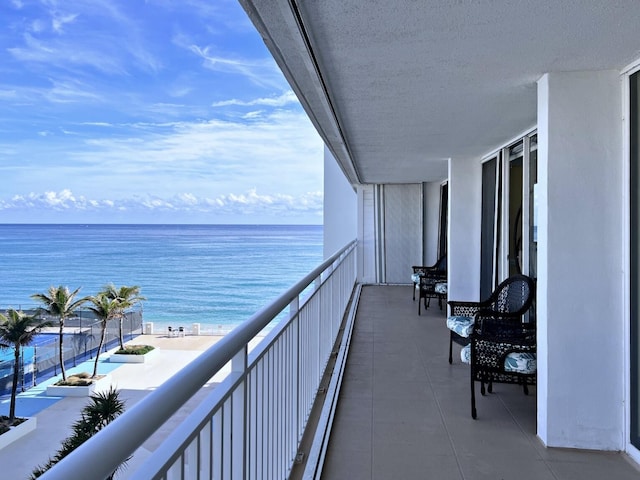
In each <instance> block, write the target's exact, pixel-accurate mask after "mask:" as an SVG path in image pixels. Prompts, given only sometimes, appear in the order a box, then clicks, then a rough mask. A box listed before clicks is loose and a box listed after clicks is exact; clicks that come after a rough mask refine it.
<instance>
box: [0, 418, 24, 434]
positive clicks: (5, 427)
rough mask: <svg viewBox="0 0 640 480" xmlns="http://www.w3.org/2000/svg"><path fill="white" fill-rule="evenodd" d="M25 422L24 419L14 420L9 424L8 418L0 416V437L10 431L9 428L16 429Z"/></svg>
mask: <svg viewBox="0 0 640 480" xmlns="http://www.w3.org/2000/svg"><path fill="white" fill-rule="evenodd" d="M26 421H27V419H26V418H15V419H14V420H13V422H11V419H10V418H9V417H7V416H5V415H0V435H2V434H3V433H7V432H8V431H9V430H11V428H10V427H17V426H18V425H20V424H21V423H22V422H26Z"/></svg>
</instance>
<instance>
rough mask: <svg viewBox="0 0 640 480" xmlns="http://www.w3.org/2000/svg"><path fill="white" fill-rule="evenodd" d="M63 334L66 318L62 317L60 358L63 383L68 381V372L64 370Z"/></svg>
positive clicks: (59, 346) (59, 345)
mask: <svg viewBox="0 0 640 480" xmlns="http://www.w3.org/2000/svg"><path fill="white" fill-rule="evenodd" d="M63 332H64V318H62V317H60V342H59V343H58V357H60V372H62V381H66V380H67V372H66V370H65V369H64V357H63V352H64V350H63V348H62V342H63V335H64V334H63Z"/></svg>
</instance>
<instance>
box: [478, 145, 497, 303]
mask: <svg viewBox="0 0 640 480" xmlns="http://www.w3.org/2000/svg"><path fill="white" fill-rule="evenodd" d="M499 159H500V156H499V155H498V156H495V157H493V158H491V159H489V160H487V161H486V162H484V163H483V164H482V218H481V227H480V228H481V238H480V298H481V299H484V298H487V297H488V296H489V295H490V294H491V292H492V291H493V289H494V288H495V286H496V278H497V276H496V273H497V258H498V257H497V244H496V239H497V237H498V235H496V228H497V226H498V225H500V222H499V216H500V215H499V213H500V202H499V201H498V198H500V195H499V192H500V181H499V178H500V175H499V173H500V168H499V166H500V161H499Z"/></svg>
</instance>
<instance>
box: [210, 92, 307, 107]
mask: <svg viewBox="0 0 640 480" xmlns="http://www.w3.org/2000/svg"><path fill="white" fill-rule="evenodd" d="M297 103H298V97H296V95H295V93H293V91H291V90H289V91H287V92H285V93H283V94H282V95H280V96H278V97H267V98H256V99H254V100H249V101H243V100H238V99H232V100H224V101H221V102H215V103H213V104H212V105H211V106H212V107H227V106H230V105H241V106H255V105H264V106H268V107H283V106H285V105H290V104H297Z"/></svg>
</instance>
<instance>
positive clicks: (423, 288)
mask: <svg viewBox="0 0 640 480" xmlns="http://www.w3.org/2000/svg"><path fill="white" fill-rule="evenodd" d="M446 282H447V272H446V270H429V271H427V272H425V273H422V274H420V284H419V292H420V293H419V296H418V315H420V313H421V312H420V310H421V308H420V307H421V304H422V303H424V308H425V309H427V308H429V304H430V303H431V299H432V298H437V299H438V306H439V307H440V310H442V299H443V298H445V297H446V295H445V294H443V293H440V291H438V284H441V283H444V284H445V286H446Z"/></svg>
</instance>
